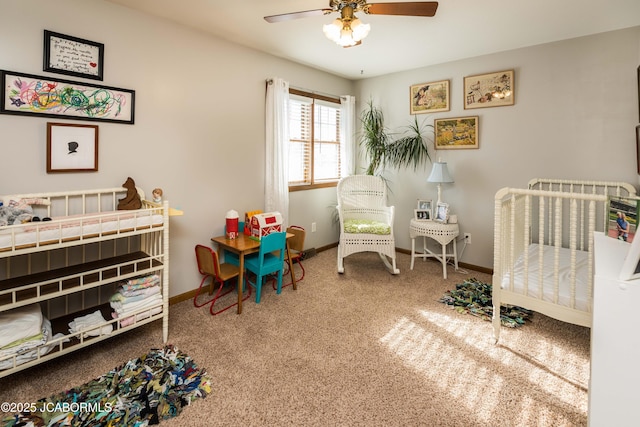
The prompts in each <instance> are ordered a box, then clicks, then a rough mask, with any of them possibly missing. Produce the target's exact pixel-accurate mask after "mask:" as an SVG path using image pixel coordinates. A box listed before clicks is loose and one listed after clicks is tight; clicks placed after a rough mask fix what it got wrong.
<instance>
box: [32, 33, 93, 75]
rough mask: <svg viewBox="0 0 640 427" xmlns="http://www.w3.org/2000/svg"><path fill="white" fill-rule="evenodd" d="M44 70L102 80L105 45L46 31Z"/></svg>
mask: <svg viewBox="0 0 640 427" xmlns="http://www.w3.org/2000/svg"><path fill="white" fill-rule="evenodd" d="M42 70H43V71H50V72H52V73H58V74H67V75H70V76H76V77H84V78H87V79H94V80H102V77H103V73H104V44H102V43H96V42H92V41H89V40H85V39H80V38H78V37H73V36H67V35H65V34H60V33H54V32H53V31H48V30H44V59H43V68H42Z"/></svg>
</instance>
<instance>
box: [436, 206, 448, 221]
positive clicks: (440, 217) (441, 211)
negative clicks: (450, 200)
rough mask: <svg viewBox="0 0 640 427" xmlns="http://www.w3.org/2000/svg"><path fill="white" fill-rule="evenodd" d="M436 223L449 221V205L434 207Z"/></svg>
mask: <svg viewBox="0 0 640 427" xmlns="http://www.w3.org/2000/svg"><path fill="white" fill-rule="evenodd" d="M434 219H435V220H436V221H439V222H447V221H448V220H449V205H448V204H447V203H442V202H441V203H438V204H437V206H436V214H435V218H434Z"/></svg>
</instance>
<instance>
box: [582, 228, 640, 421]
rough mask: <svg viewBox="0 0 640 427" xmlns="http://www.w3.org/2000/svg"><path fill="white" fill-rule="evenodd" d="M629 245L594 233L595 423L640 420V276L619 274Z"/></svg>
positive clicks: (591, 402)
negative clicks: (621, 277) (637, 278)
mask: <svg viewBox="0 0 640 427" xmlns="http://www.w3.org/2000/svg"><path fill="white" fill-rule="evenodd" d="M638 238H640V235H639V236H638ZM629 247H630V244H629V243H626V242H622V241H619V240H616V239H613V238H611V237H608V236H606V235H605V234H603V233H595V252H594V255H595V281H594V292H593V325H592V327H591V379H590V384H589V426H591V427H610V426H630V425H640V421H639V419H638V417H639V416H638V410H639V409H640V280H628V281H627V280H620V279H619V274H620V270H621V268H622V264H623V262H624V258H625V256H626V254H627V252H628V250H629Z"/></svg>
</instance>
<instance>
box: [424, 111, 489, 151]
mask: <svg viewBox="0 0 640 427" xmlns="http://www.w3.org/2000/svg"><path fill="white" fill-rule="evenodd" d="M433 127H434V133H435V141H434V147H435V148H436V150H456V149H464V148H478V116H472V117H456V118H451V119H435V120H434V121H433Z"/></svg>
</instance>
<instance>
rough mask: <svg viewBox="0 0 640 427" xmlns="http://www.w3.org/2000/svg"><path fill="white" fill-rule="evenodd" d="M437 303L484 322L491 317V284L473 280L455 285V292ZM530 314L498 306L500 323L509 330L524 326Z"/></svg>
mask: <svg viewBox="0 0 640 427" xmlns="http://www.w3.org/2000/svg"><path fill="white" fill-rule="evenodd" d="M439 301H440V302H442V303H445V304H448V305H451V306H453V307H452V308H454V309H455V310H456V311H458V312H459V313H469V314H472V315H474V316H478V317H481V318H483V319H485V320H491V318H492V316H493V303H492V302H491V284H489V283H482V282H480V281H479V280H478V279H475V278H470V279H467V280H465V281H464V283H459V284H457V285H456V289H455V290H453V291H447V292H445V294H444V295H443V296H442V298H440V299H439ZM532 314H533V312H532V311H531V310H527V309H526V308H522V307H518V306H515V305H502V306H500V322H501V323H502V324H503V325H504V326H508V327H510V328H516V327H518V326H521V325H524V322H525V321H526V320H531V319H530V318H531V316H532Z"/></svg>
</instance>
